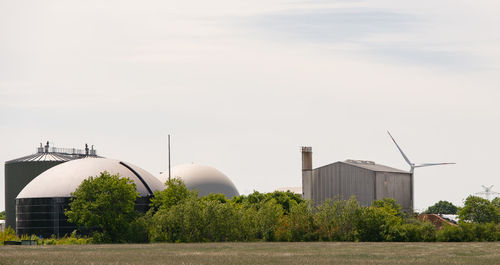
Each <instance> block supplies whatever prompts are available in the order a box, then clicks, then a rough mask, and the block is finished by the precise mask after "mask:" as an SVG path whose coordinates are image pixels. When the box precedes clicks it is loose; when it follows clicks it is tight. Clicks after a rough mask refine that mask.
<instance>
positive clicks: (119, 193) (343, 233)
mask: <svg viewBox="0 0 500 265" xmlns="http://www.w3.org/2000/svg"><path fill="white" fill-rule="evenodd" d="M138 195H139V194H138V193H137V191H136V189H135V184H134V183H133V182H132V181H131V180H129V179H126V178H120V177H119V176H116V175H110V174H109V173H107V172H103V173H101V175H100V176H99V177H95V178H92V177H91V178H89V179H88V180H85V181H84V182H83V183H82V184H81V185H80V186H79V188H78V189H77V190H76V191H75V192H74V193H72V196H73V198H72V200H71V202H70V207H69V209H67V210H66V215H67V216H68V220H69V221H70V222H73V223H75V224H77V225H78V226H80V227H81V228H82V231H85V230H88V229H91V231H93V232H92V238H93V242H97V243H100V242H227V241H397V242H410V241H411V242H432V241H498V240H500V205H499V204H498V202H499V200H500V199H498V198H497V199H495V200H494V201H493V202H490V201H488V200H485V199H482V198H479V197H475V196H470V197H468V198H467V199H466V201H465V206H464V207H463V208H461V209H459V211H458V213H459V216H460V219H461V221H460V222H459V225H458V226H451V225H445V226H444V227H443V228H442V229H440V230H437V229H436V228H435V226H434V225H433V224H431V223H430V222H425V221H420V220H418V219H417V218H415V215H413V214H407V213H404V212H403V211H402V210H401V206H400V205H399V204H397V202H396V201H395V200H394V199H390V198H387V199H383V200H378V201H374V202H373V203H372V205H370V206H368V207H363V206H360V205H359V203H358V201H357V200H356V198H354V197H352V198H350V199H349V200H342V199H340V198H335V199H332V200H327V201H325V202H323V203H321V204H319V205H314V204H313V203H311V202H310V201H306V200H304V199H302V198H301V196H300V195H298V194H294V193H292V192H278V191H276V192H272V193H259V192H254V193H252V194H250V195H241V196H236V197H234V198H232V199H230V200H229V199H227V198H226V197H225V196H224V195H223V194H210V195H208V196H205V197H201V198H199V197H198V195H197V193H196V192H195V191H190V190H188V189H187V188H186V186H185V185H184V183H183V182H182V181H181V180H179V179H172V180H170V181H167V183H166V189H165V190H163V191H157V192H155V194H154V197H152V198H151V205H150V209H149V210H148V211H147V212H146V213H139V212H137V211H135V210H134V204H135V200H136V198H137V197H138ZM438 204H439V203H438ZM430 210H432V209H430Z"/></svg>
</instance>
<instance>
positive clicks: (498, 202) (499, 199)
mask: <svg viewBox="0 0 500 265" xmlns="http://www.w3.org/2000/svg"><path fill="white" fill-rule="evenodd" d="M491 203H492V204H493V205H495V207H497V208H499V209H500V197H496V198H495V199H493V200H492V201H491ZM4 213H5V212H4Z"/></svg>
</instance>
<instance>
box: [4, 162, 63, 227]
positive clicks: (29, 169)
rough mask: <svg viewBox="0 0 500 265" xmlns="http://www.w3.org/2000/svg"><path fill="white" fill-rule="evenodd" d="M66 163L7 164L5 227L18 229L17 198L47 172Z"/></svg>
mask: <svg viewBox="0 0 500 265" xmlns="http://www.w3.org/2000/svg"><path fill="white" fill-rule="evenodd" d="M63 162H64V161H37V162H24V161H23V162H11V163H6V164H5V222H6V223H5V225H6V227H9V226H10V227H12V228H13V229H14V230H15V229H16V197H17V195H18V194H19V192H21V190H22V189H23V188H24V187H25V186H26V185H28V183H30V181H32V180H33V179H34V178H35V177H37V176H38V175H40V174H41V173H42V172H44V171H45V170H47V169H49V168H51V167H53V166H55V165H58V164H61V163H63ZM48 185H50V184H48Z"/></svg>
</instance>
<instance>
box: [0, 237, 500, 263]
mask: <svg viewBox="0 0 500 265" xmlns="http://www.w3.org/2000/svg"><path fill="white" fill-rule="evenodd" d="M0 264H500V243H498V242H496V243H335V242H334V243H322V242H318V243H199V244H144V245H139V244H130V245H65V246H0Z"/></svg>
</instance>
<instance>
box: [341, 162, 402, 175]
mask: <svg viewBox="0 0 500 265" xmlns="http://www.w3.org/2000/svg"><path fill="white" fill-rule="evenodd" d="M341 163H345V164H349V165H352V166H355V167H360V168H364V169H368V170H371V171H376V172H393V173H410V172H408V171H404V170H401V169H397V168H393V167H388V166H384V165H380V164H375V163H373V162H372V163H366V162H365V161H359V162H358V161H356V160H346V161H344V162H341Z"/></svg>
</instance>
